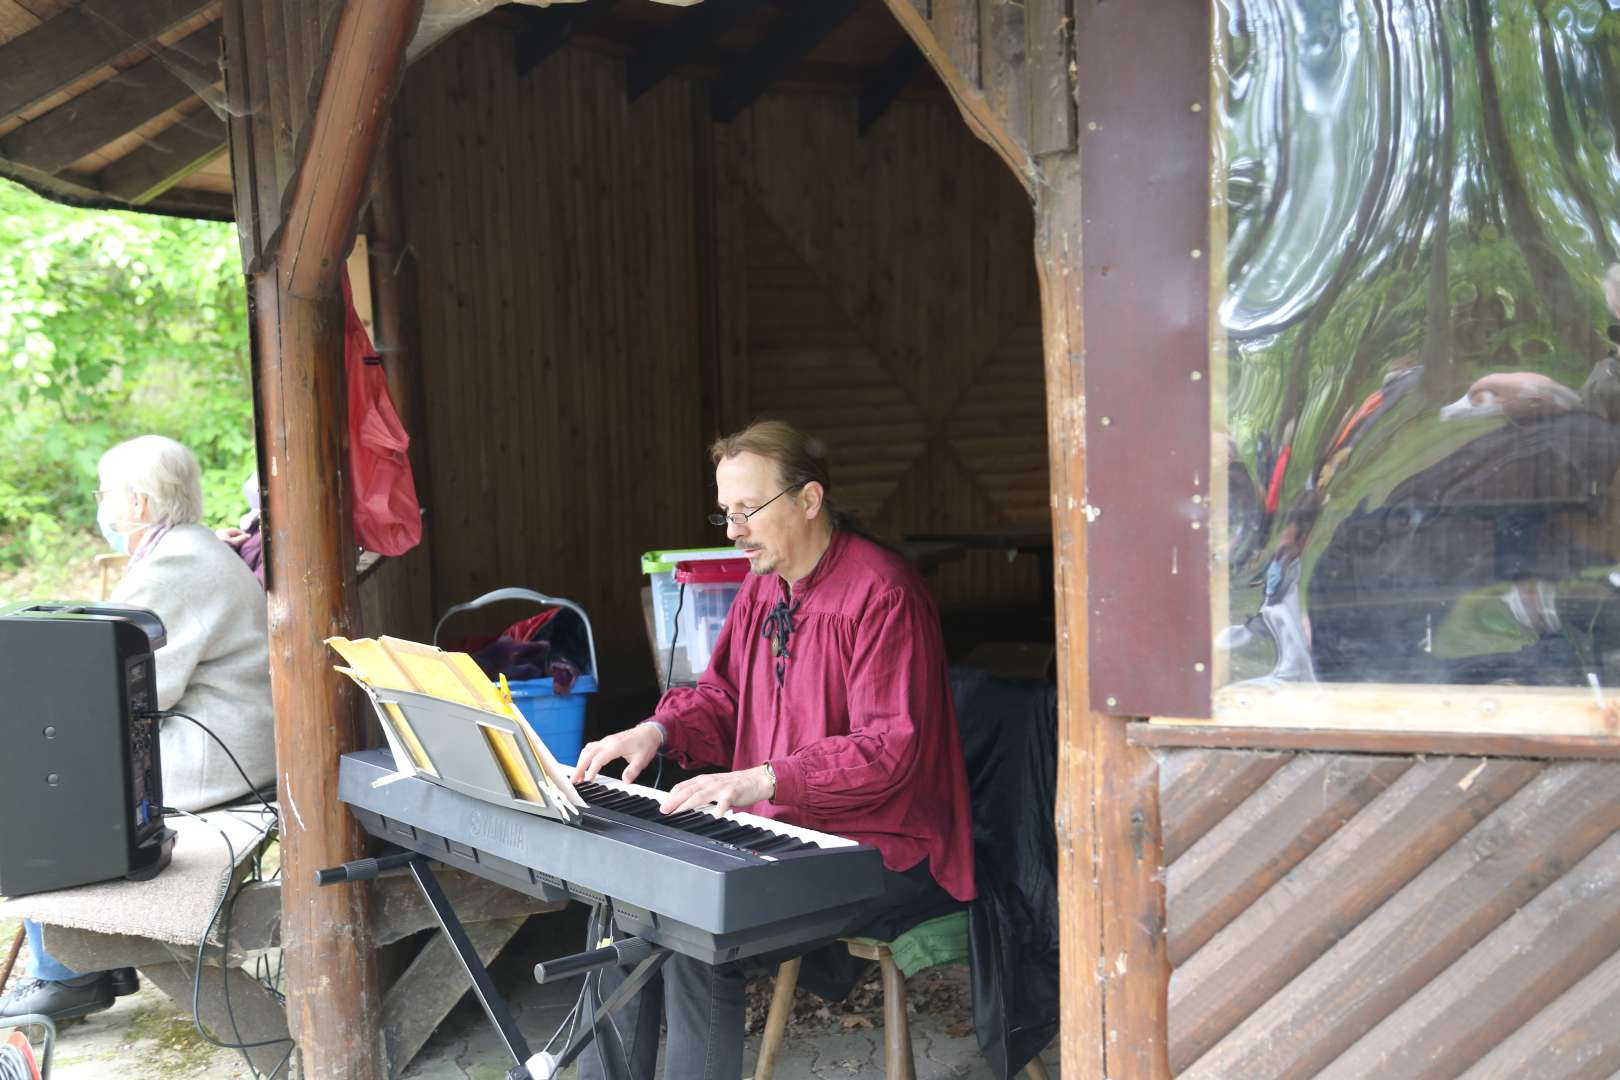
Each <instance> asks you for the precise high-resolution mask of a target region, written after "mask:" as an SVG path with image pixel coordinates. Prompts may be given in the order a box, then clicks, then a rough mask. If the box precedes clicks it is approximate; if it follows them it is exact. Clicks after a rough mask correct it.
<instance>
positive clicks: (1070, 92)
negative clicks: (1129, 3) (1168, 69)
mask: <svg viewBox="0 0 1620 1080" xmlns="http://www.w3.org/2000/svg"><path fill="white" fill-rule="evenodd" d="M1082 2H1083V0H1082ZM1167 17H1168V18H1172V19H1173V18H1176V16H1175V15H1168V16H1167ZM1024 29H1025V33H1026V35H1027V41H1028V46H1027V56H1028V68H1027V71H1028V77H1029V108H1030V120H1029V152H1030V154H1031V155H1032V156H1034V157H1040V156H1042V155H1044V154H1056V153H1062V152H1064V151H1067V150H1073V149H1074V147H1075V101H1074V82H1073V74H1074V66H1075V57H1074V33H1075V28H1074V8H1073V0H1026V2H1025V11H1024ZM1097 44H1098V47H1099V48H1125V47H1126V46H1125V44H1124V43H1123V42H1099V43H1097ZM1132 62H1133V63H1136V62H1140V63H1149V62H1150V61H1148V60H1146V58H1145V57H1142V56H1136V57H1134V58H1133V61H1132Z"/></svg>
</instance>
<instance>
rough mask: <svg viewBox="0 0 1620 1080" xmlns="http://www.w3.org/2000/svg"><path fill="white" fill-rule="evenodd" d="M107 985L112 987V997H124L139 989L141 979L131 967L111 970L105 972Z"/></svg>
mask: <svg viewBox="0 0 1620 1080" xmlns="http://www.w3.org/2000/svg"><path fill="white" fill-rule="evenodd" d="M107 985H108V986H110V987H112V992H113V997H124V996H126V995H128V994H133V993H134V992H135V991H137V990H139V989H140V988H141V978H140V976H139V975H137V974H135V969H134V968H132V967H122V968H113V969H112V970H111V971H109V972H107Z"/></svg>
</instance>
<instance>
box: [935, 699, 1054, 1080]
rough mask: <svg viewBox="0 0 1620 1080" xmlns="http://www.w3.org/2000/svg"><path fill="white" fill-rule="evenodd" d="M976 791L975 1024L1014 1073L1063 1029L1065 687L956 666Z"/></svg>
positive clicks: (986, 1047)
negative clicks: (1060, 768)
mask: <svg viewBox="0 0 1620 1080" xmlns="http://www.w3.org/2000/svg"><path fill="white" fill-rule="evenodd" d="M951 680H952V689H953V691H954V694H955V697H956V712H957V721H958V723H959V724H960V725H961V729H962V750H963V755H964V758H965V761H966V765H967V773H968V783H969V786H970V788H971V789H972V796H973V859H974V876H975V878H976V881H977V884H978V892H979V896H978V899H976V900H974V901H973V903H972V904H971V905H970V907H969V942H968V943H969V947H970V949H971V952H972V964H973V1024H974V1028H975V1030H976V1032H977V1034H978V1039H979V1047H980V1049H981V1050H982V1051H983V1052H984V1056H985V1060H986V1061H988V1062H989V1064H990V1067H991V1068H992V1069H993V1070H994V1071H995V1073H996V1075H997V1076H999V1077H1001V1078H1002V1080H1006V1078H1007V1077H1009V1076H1012V1075H1014V1074H1016V1073H1017V1072H1018V1071H1019V1070H1020V1069H1022V1068H1023V1067H1024V1066H1025V1065H1026V1064H1027V1063H1028V1062H1029V1060H1030V1059H1031V1058H1033V1057H1035V1056H1036V1055H1037V1054H1039V1053H1040V1052H1041V1051H1042V1050H1043V1049H1045V1048H1046V1046H1047V1044H1048V1043H1050V1042H1051V1041H1052V1040H1053V1039H1054V1038H1056V1037H1057V1032H1058V1008H1059V988H1060V982H1059V974H1058V899H1057V897H1058V893H1057V833H1056V830H1055V829H1054V827H1053V823H1052V814H1053V808H1054V806H1055V803H1056V796H1057V689H1056V687H1054V686H1052V685H1051V684H1050V683H1047V682H1034V681H1025V680H1012V679H1002V678H997V677H994V676H991V675H989V674H987V673H986V672H983V671H977V670H971V669H956V670H954V671H953V672H952V673H951Z"/></svg>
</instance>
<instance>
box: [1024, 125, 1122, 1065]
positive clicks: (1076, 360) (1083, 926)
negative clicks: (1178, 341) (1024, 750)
mask: <svg viewBox="0 0 1620 1080" xmlns="http://www.w3.org/2000/svg"><path fill="white" fill-rule="evenodd" d="M1047 164H1048V169H1047V170H1046V172H1045V175H1044V176H1043V177H1042V185H1041V186H1040V187H1039V188H1038V189H1037V196H1036V203H1035V261H1036V268H1037V270H1038V271H1039V273H1040V279H1041V328H1042V336H1043V338H1044V340H1045V343H1046V428H1047V440H1048V443H1049V445H1050V448H1051V452H1050V454H1049V458H1050V466H1051V481H1052V556H1053V582H1052V583H1053V589H1054V593H1055V595H1056V600H1057V613H1056V627H1057V650H1058V652H1057V655H1058V786H1057V807H1056V808H1055V822H1056V826H1057V842H1058V901H1059V906H1058V910H1059V919H1060V921H1061V926H1060V932H1061V938H1062V942H1063V955H1062V984H1063V1036H1062V1043H1063V1069H1062V1072H1063V1075H1064V1076H1065V1077H1070V1078H1072V1080H1102V1078H1103V1077H1104V1076H1106V1075H1107V1074H1106V1072H1105V1071H1104V1068H1103V1060H1104V1058H1103V1043H1102V1039H1101V1035H1102V1016H1103V1000H1102V999H1103V995H1102V987H1101V986H1100V984H1099V977H1100V970H1099V969H1100V967H1101V962H1102V907H1101V904H1100V897H1099V896H1098V877H1097V849H1096V843H1097V841H1096V832H1097V822H1096V805H1097V793H1096V790H1095V783H1096V772H1095V763H1096V756H1097V754H1096V725H1097V723H1098V722H1099V721H1106V718H1105V717H1096V716H1093V715H1092V713H1091V710H1090V706H1089V704H1088V703H1089V702H1090V700H1091V691H1090V683H1089V680H1088V678H1087V672H1086V641H1087V635H1088V620H1087V611H1086V517H1085V501H1086V483H1085V431H1086V424H1085V378H1084V369H1083V368H1082V366H1081V362H1080V347H1081V336H1080V335H1081V327H1080V169H1079V163H1078V161H1076V160H1074V159H1073V158H1072V156H1070V157H1062V158H1054V159H1052V160H1051V161H1049V162H1048V163H1047Z"/></svg>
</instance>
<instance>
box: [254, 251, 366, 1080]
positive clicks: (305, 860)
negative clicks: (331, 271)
mask: <svg viewBox="0 0 1620 1080" xmlns="http://www.w3.org/2000/svg"><path fill="white" fill-rule="evenodd" d="M276 276H277V275H276V273H275V270H274V268H272V269H271V270H270V271H269V272H267V273H263V274H256V275H254V277H253V279H252V288H253V300H254V320H255V326H256V344H257V352H258V356H257V362H258V365H259V385H260V396H261V407H262V409H263V415H262V417H261V423H262V429H261V436H260V437H261V438H262V439H263V440H264V442H265V445H264V447H263V456H264V460H265V463H266V468H267V470H268V476H267V477H266V478H265V482H266V488H267V490H268V493H269V510H268V513H267V514H266V515H265V521H266V524H267V527H268V540H269V543H268V555H269V559H270V566H269V575H268V580H269V585H270V590H269V605H270V690H271V695H272V698H273V700H274V702H275V714H276V762H277V766H278V772H279V776H278V778H277V785H276V787H277V795H278V797H279V798H280V800H281V823H282V844H281V852H282V854H281V860H282V869H283V875H282V876H283V880H284V884H283V886H282V892H281V923H282V929H281V936H282V937H281V939H282V941H283V942H284V943H285V946H286V950H287V953H286V963H287V1014H288V1015H287V1018H288V1022H289V1027H290V1028H291V1030H292V1034H293V1038H295V1039H296V1040H297V1041H298V1045H299V1049H300V1051H301V1053H302V1055H303V1063H304V1071H303V1074H302V1075H304V1076H307V1077H354V1078H357V1080H380V1078H381V1077H382V1076H384V1075H385V1074H386V1067H385V1065H384V1063H383V1058H382V1052H381V1046H380V1042H379V1040H380V1031H381V1028H380V1025H379V1018H378V1011H377V1009H378V1003H379V1001H380V996H379V994H378V992H377V967H376V954H375V949H374V947H373V943H372V936H371V929H370V927H371V921H370V910H369V909H370V904H369V898H370V894H369V891H368V890H367V889H366V887H365V886H361V885H338V886H331V887H329V888H324V889H322V888H317V887H316V885H315V872H316V871H317V870H320V869H322V868H324V867H328V866H335V865H337V864H338V863H341V862H344V861H346V860H349V859H357V858H360V857H362V856H363V855H364V854H365V851H364V849H363V847H362V838H361V833H360V831H359V828H358V826H356V825H355V823H354V819H353V817H352V816H351V815H350V814H349V812H348V808H347V807H345V806H344V805H343V803H341V802H339V801H338V798H337V762H338V756H339V755H341V754H344V753H347V752H348V751H350V750H356V749H359V748H360V747H361V746H362V745H363V741H362V738H361V734H360V732H359V731H358V730H357V729H356V725H355V723H354V717H355V715H356V714H355V709H354V702H353V700H352V699H351V696H350V694H349V691H348V688H347V687H346V686H345V685H344V683H345V682H347V680H345V679H342V678H338V677H336V676H335V675H334V674H333V672H332V670H331V667H332V665H331V660H330V658H329V657H328V656H327V655H326V654H327V649H326V646H325V645H324V644H322V642H323V641H324V640H325V639H326V638H328V637H331V636H332V635H334V634H339V635H343V636H348V635H349V634H350V632H351V631H352V629H353V628H354V626H355V625H356V623H357V611H356V607H357V597H356V591H355V579H354V561H355V547H354V538H353V529H352V525H351V522H350V519H349V514H348V491H347V488H346V484H345V472H346V471H347V461H346V459H345V452H344V447H345V438H344V435H345V430H346V427H347V409H346V404H347V395H346V394H345V393H344V378H343V306H342V300H341V298H340V297H338V296H332V297H328V298H327V299H324V300H304V299H300V298H298V297H295V296H292V295H291V294H289V293H287V292H286V291H285V290H283V289H281V288H279V287H278V286H277V282H276Z"/></svg>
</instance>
